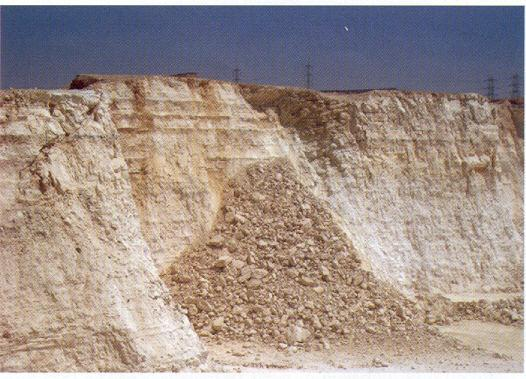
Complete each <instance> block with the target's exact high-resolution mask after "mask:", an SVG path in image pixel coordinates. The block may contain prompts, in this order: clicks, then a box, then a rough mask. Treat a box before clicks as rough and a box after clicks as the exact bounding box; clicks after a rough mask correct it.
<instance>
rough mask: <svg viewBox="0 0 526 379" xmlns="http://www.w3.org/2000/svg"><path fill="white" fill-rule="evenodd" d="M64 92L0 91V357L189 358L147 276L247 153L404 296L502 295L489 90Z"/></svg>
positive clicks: (503, 262) (510, 241) (505, 164)
mask: <svg viewBox="0 0 526 379" xmlns="http://www.w3.org/2000/svg"><path fill="white" fill-rule="evenodd" d="M71 88H72V89H70V90H60V91H58V90H53V91H41V90H9V91H1V92H0V143H1V145H0V146H1V147H0V167H1V169H0V254H1V255H0V263H1V268H0V271H1V279H0V280H1V283H2V284H1V286H0V301H1V302H2V304H3V307H2V309H1V310H0V370H3V371H24V370H31V371H45V370H67V371H115V370H119V371H160V370H179V369H181V368H184V367H195V366H197V365H199V364H200V363H202V362H203V361H204V356H205V353H204V352H203V348H202V346H201V344H200V342H199V339H198V337H197V335H196V334H195V333H194V331H193V329H192V326H191V325H190V323H189V321H188V319H187V318H186V316H185V315H183V314H182V312H181V310H180V309H179V307H178V306H177V305H176V304H175V303H174V300H173V299H172V298H171V296H170V294H169V292H168V290H167V288H166V286H165V284H164V283H163V282H162V281H161V279H160V276H159V273H161V272H163V271H165V270H167V269H168V268H170V267H171V265H172V264H173V263H174V262H176V261H177V258H178V257H179V256H180V255H181V254H182V253H183V252H184V251H188V250H191V249H193V247H194V246H195V245H197V244H199V243H201V242H203V241H206V240H208V239H209V238H210V237H211V236H210V235H209V234H210V232H211V231H212V230H214V227H215V226H216V225H217V218H218V217H219V216H218V215H219V214H220V213H221V212H220V209H221V208H222V206H223V199H224V198H225V192H224V191H225V187H226V186H227V184H228V183H230V182H231V180H232V179H234V178H236V176H237V175H238V174H240V173H242V172H244V170H245V169H246V168H247V167H248V166H250V165H251V164H253V163H255V162H267V161H269V162H270V161H276V159H279V160H280V161H286V162H287V165H288V166H290V168H291V169H292V170H294V171H295V173H296V178H297V180H299V181H301V187H302V188H304V189H305V190H308V191H310V193H311V194H312V196H314V197H315V198H316V199H317V201H319V204H320V206H322V207H324V209H325V211H326V212H327V213H328V214H331V217H332V219H333V220H334V222H335V223H336V224H337V225H338V228H339V229H338V230H341V231H342V233H343V235H345V237H346V238H347V239H348V240H347V241H346V242H345V246H351V247H352V249H353V251H354V252H355V253H356V255H357V257H359V259H360V261H361V264H362V267H361V269H365V270H368V271H370V274H371V275H374V277H375V278H377V279H378V280H381V281H383V282H385V283H388V284H389V285H390V286H392V287H393V288H395V289H397V290H398V291H400V293H402V294H404V295H405V296H408V297H410V298H414V297H415V295H418V294H420V293H435V292H438V293H442V294H451V293H463V292H469V291H473V292H505V291H521V290H522V285H523V283H522V277H523V242H522V241H523V184H522V183H523V159H524V158H523V140H522V138H520V137H519V136H518V134H517V130H520V129H521V128H522V125H521V126H518V125H516V123H517V122H519V120H518V118H517V117H515V116H514V114H513V113H512V109H511V107H510V105H509V104H507V103H491V102H489V101H488V100H487V99H486V98H484V97H481V96H479V95H475V94H433V93H415V92H400V91H373V92H368V93H364V94H357V95H332V94H322V93H319V92H316V91H311V90H303V89H295V88H286V87H272V86H257V85H236V84H233V83H228V82H221V81H215V80H205V79H198V78H192V77H170V76H99V75H80V76H78V77H77V78H75V80H74V81H73V82H72V84H71ZM292 196H293V194H292ZM221 217H223V216H221ZM277 248H278V249H279V244H278V245H277ZM247 253H249V252H247ZM284 253H285V252H284ZM175 297H176V298H177V296H175Z"/></svg>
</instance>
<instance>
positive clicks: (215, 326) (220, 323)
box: [210, 317, 225, 333]
mask: <svg viewBox="0 0 526 379" xmlns="http://www.w3.org/2000/svg"><path fill="white" fill-rule="evenodd" d="M210 326H211V328H212V333H217V332H220V331H221V330H222V329H223V327H224V326H225V319H224V318H223V317H217V318H215V319H214V320H212V324H211V325H210Z"/></svg>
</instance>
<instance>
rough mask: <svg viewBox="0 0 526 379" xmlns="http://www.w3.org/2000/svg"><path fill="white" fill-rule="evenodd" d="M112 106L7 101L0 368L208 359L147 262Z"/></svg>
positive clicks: (0, 160) (96, 99)
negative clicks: (113, 118)
mask: <svg viewBox="0 0 526 379" xmlns="http://www.w3.org/2000/svg"><path fill="white" fill-rule="evenodd" d="M117 137H118V135H117V130H116V128H115V126H114V125H113V123H112V121H111V117H110V114H109V113H108V103H107V101H106V100H105V98H104V97H103V96H102V95H101V94H100V93H95V92H93V91H82V92H79V91H2V92H0V146H1V147H0V167H1V169H0V173H1V176H0V282H1V285H0V303H1V304H2V307H0V370H1V371H48V370H53V371H116V370H118V371H129V370H133V371H152V370H155V371H162V370H178V369H181V368H183V367H186V366H191V365H196V364H198V363H199V362H200V360H201V358H202V354H203V350H202V347H201V344H200V342H199V340H198V338H197V336H196V334H195V333H194V332H193V330H192V327H191V325H190V323H189V321H188V319H187V318H186V316H184V315H183V314H182V313H180V312H179V310H178V309H177V308H176V306H175V305H174V303H173V302H172V300H171V298H170V295H169V293H168V291H167V290H166V287H165V286H164V284H163V283H162V282H161V281H160V279H159V276H158V272H157V270H156V268H155V266H154V263H153V261H152V259H151V253H150V250H149V248H148V246H147V244H146V243H145V241H144V239H143V237H142V233H141V230H140V224H139V218H138V214H137V210H136V207H135V204H134V202H133V197H132V196H131V187H130V182H129V177H128V169H127V166H126V162H125V160H124V158H123V155H122V153H121V149H120V147H119V145H118V138H117Z"/></svg>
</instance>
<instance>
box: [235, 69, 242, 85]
mask: <svg viewBox="0 0 526 379" xmlns="http://www.w3.org/2000/svg"><path fill="white" fill-rule="evenodd" d="M240 73H241V70H240V69H239V68H238V67H236V68H235V69H234V82H236V83H239V74H240Z"/></svg>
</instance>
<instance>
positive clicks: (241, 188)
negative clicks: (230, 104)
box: [163, 160, 424, 346]
mask: <svg viewBox="0 0 526 379" xmlns="http://www.w3.org/2000/svg"><path fill="white" fill-rule="evenodd" d="M163 278H164V280H165V282H166V283H167V284H168V286H169V287H171V289H172V293H173V296H174V298H175V299H176V301H178V302H179V303H180V304H181V305H182V306H183V308H185V309H186V310H187V312H188V316H189V318H190V320H191V322H192V324H193V326H194V328H195V329H196V331H197V332H198V334H200V335H204V336H206V335H210V334H214V335H215V337H218V338H220V337H226V338H243V339H247V340H251V341H263V342H265V343H277V344H281V345H285V344H286V345H289V346H290V345H298V344H299V345H303V344H309V343H310V342H315V343H317V344H326V343H328V341H329V340H332V339H342V338H344V339H347V340H349V339H351V338H360V336H365V335H369V336H371V335H384V336H386V335H396V334H403V333H406V332H408V331H410V330H417V329H419V328H421V327H423V318H424V313H423V311H422V310H421V309H420V308H419V307H418V305H416V304H415V303H413V302H411V301H410V300H408V299H406V298H405V297H403V296H402V295H400V294H399V293H398V292H397V291H395V290H394V289H392V288H391V287H389V286H387V285H386V284H383V283H380V282H378V281H377V280H375V278H374V277H373V276H372V275H371V274H370V273H369V272H367V271H364V270H362V269H361V268H360V262H359V259H358V258H357V257H356V256H355V254H354V249H353V247H352V246H351V245H350V242H349V240H348V239H347V238H346V236H345V235H344V233H343V232H342V231H341V230H340V228H339V227H338V226H337V224H336V223H335V222H334V219H333V216H332V215H331V214H330V213H329V212H328V211H327V210H326V208H324V207H323V205H322V203H320V201H319V200H317V199H314V198H313V197H312V195H310V193H309V192H308V191H306V190H305V189H304V188H303V186H302V185H301V183H300V182H299V181H298V179H297V177H296V175H295V172H294V170H293V168H292V167H290V165H289V163H287V162H286V161H284V160H273V161H270V162H269V163H266V164H263V163H259V164H255V165H251V166H249V167H248V168H247V169H246V170H245V171H244V172H243V173H241V174H239V175H238V176H236V178H235V180H233V181H232V182H231V183H229V185H228V187H227V188H226V190H225V194H224V198H223V208H222V209H221V211H220V212H219V216H218V218H217V220H216V223H215V226H214V228H213V230H212V232H211V234H210V238H209V239H208V240H204V241H203V243H202V244H200V245H199V246H195V247H194V248H193V249H190V250H188V251H186V252H184V253H183V254H182V255H181V257H180V258H179V259H178V260H177V261H176V262H174V264H173V265H172V266H171V267H170V269H169V270H167V271H166V272H165V273H164V274H163Z"/></svg>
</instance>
